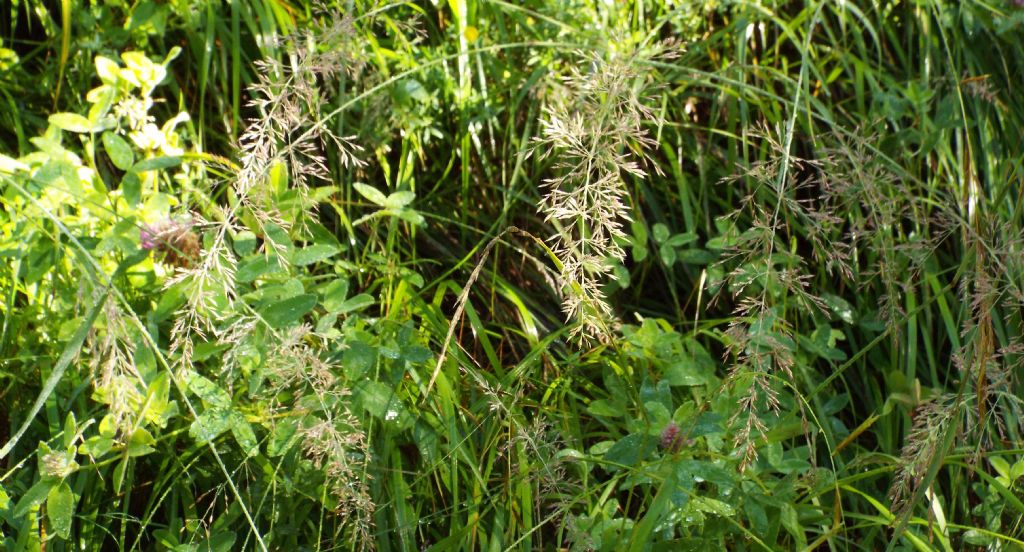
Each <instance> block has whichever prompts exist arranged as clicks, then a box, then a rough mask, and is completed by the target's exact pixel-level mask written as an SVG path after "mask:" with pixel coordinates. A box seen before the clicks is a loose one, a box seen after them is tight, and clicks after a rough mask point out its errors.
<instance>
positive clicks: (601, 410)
mask: <svg viewBox="0 0 1024 552" xmlns="http://www.w3.org/2000/svg"><path fill="white" fill-rule="evenodd" d="M587 412H589V413H590V414H592V415H594V416H604V417H607V418H617V417H619V416H622V415H623V414H625V410H624V409H623V407H622V405H620V404H617V403H613V402H611V401H609V400H607V399H598V400H596V401H591V402H590V404H588V405H587Z"/></svg>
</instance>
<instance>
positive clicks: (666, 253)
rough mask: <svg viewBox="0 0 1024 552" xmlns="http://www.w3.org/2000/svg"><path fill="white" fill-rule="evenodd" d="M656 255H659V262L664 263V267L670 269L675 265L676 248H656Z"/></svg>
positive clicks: (664, 246)
mask: <svg viewBox="0 0 1024 552" xmlns="http://www.w3.org/2000/svg"><path fill="white" fill-rule="evenodd" d="M658 254H659V255H661V262H663V263H665V266H667V267H671V266H672V265H674V264H676V248H674V247H672V246H670V245H667V244H663V245H662V246H661V247H659V248H658Z"/></svg>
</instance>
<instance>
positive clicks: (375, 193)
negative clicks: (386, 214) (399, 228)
mask: <svg viewBox="0 0 1024 552" xmlns="http://www.w3.org/2000/svg"><path fill="white" fill-rule="evenodd" d="M352 187H353V188H355V189H356V191H357V192H359V195H361V196H363V197H364V198H366V199H367V200H369V201H370V202H371V203H375V204H377V205H379V206H381V207H387V204H388V198H387V196H385V195H384V193H383V192H381V191H380V190H378V189H377V188H374V187H373V186H369V185H366V184H360V183H359V182H356V183H355V184H353V185H352Z"/></svg>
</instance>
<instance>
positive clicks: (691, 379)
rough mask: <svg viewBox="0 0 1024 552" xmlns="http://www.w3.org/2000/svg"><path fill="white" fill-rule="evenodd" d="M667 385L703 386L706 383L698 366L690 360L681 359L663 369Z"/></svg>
mask: <svg viewBox="0 0 1024 552" xmlns="http://www.w3.org/2000/svg"><path fill="white" fill-rule="evenodd" d="M665 379H666V380H668V383H669V385H703V384H704V383H706V381H705V379H704V375H703V374H702V373H701V370H700V366H698V365H697V362H696V361H694V360H693V359H691V358H681V359H679V360H676V361H675V362H672V363H669V365H668V366H666V367H665Z"/></svg>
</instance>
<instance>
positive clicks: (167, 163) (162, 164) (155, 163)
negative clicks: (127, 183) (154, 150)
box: [132, 156, 181, 173]
mask: <svg viewBox="0 0 1024 552" xmlns="http://www.w3.org/2000/svg"><path fill="white" fill-rule="evenodd" d="M180 164H181V158H180V157H167V156H165V157H154V158H152V159H143V160H142V161H139V162H138V163H136V164H135V166H134V167H132V170H133V171H135V172H140V173H141V172H146V171H158V170H161V169H169V168H171V167H177V166H178V165H180Z"/></svg>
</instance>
